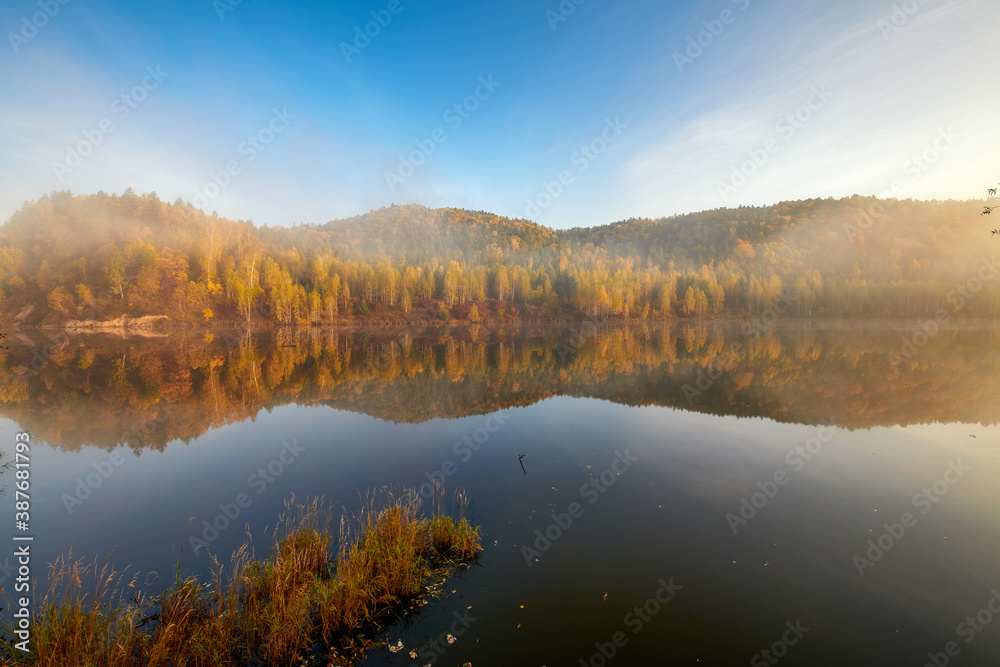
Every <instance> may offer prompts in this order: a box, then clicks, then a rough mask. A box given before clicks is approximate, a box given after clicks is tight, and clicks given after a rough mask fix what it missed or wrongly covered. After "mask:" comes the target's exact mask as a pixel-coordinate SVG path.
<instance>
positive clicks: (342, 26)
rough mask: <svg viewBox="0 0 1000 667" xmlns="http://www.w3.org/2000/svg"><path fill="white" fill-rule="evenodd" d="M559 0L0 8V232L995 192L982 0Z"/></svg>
mask: <svg viewBox="0 0 1000 667" xmlns="http://www.w3.org/2000/svg"><path fill="white" fill-rule="evenodd" d="M576 1H577V2H579V3H580V4H576V2H574V0H563V2H561V3H560V2H559V0H549V1H543V0H538V1H535V0H532V1H526V2H502V3H501V2H490V3H482V2H430V1H429V0H371V1H369V2H363V3H362V2H350V1H348V2H338V3H330V4H326V3H304V2H283V3H264V2H260V1H259V0H258V1H253V0H216V1H215V2H213V0H195V1H191V0H175V1H171V2H165V1H161V2H141V3H135V2H110V1H106V0H68V1H66V0H34V1H27V0H7V2H5V3H4V4H3V7H2V8H0V26H2V28H3V32H4V34H5V39H4V44H3V45H2V46H0V53H2V55H0V80H2V82H3V86H2V88H0V180H2V183H3V186H2V189H0V220H6V219H7V218H8V217H9V216H10V214H11V213H13V212H14V211H15V210H16V209H17V208H18V207H20V206H21V204H23V203H24V202H25V201H26V200H33V199H37V198H38V197H39V196H41V195H42V194H44V193H47V192H50V191H52V190H62V189H68V190H71V191H73V192H74V193H91V192H97V191H99V190H104V191H106V192H121V191H122V190H124V189H125V188H126V187H129V186H131V187H133V188H134V189H135V190H136V191H151V190H155V191H156V192H157V193H158V194H159V195H160V197H161V199H164V200H168V201H173V200H174V199H176V198H177V197H180V198H182V199H184V200H186V201H191V202H193V203H195V204H196V205H198V206H199V207H201V208H204V209H205V210H207V211H211V210H217V211H218V212H219V213H220V214H221V215H225V216H228V217H232V218H251V219H253V220H254V222H256V223H258V224H291V223H295V222H325V221H327V220H330V219H332V218H337V217H346V216H350V215H355V214H358V213H363V212H365V211H367V210H369V209H372V208H378V207H380V206H384V205H388V204H390V203H397V204H398V203H408V202H416V203H420V204H425V205H427V206H432V207H438V206H457V207H463V208H470V209H476V210H479V209H484V210H488V211H492V212H496V213H500V214H502V215H507V216H511V217H527V218H530V219H533V220H536V221H539V222H542V223H544V224H547V225H551V226H555V227H571V226H577V225H580V226H588V225H595V224H604V223H607V222H612V221H615V220H620V219H624V218H628V217H632V216H648V217H659V216H664V215H671V214H675V213H683V212H688V211H694V210H701V209H711V208H717V207H721V206H738V205H740V204H767V203H774V202H777V201H781V200H787V199H801V198H808V197H828V196H833V197H839V196H845V195H851V194H854V193H859V194H880V193H885V192H887V191H889V190H890V188H891V187H893V185H894V184H895V186H896V190H897V194H898V195H900V196H902V197H913V198H921V199H930V198H938V199H944V198H961V199H966V198H980V197H982V196H983V195H984V194H985V189H986V187H988V186H990V185H995V183H996V180H997V179H998V178H1000V123H998V118H1000V113H998V112H1000V86H998V85H997V80H998V73H1000V37H998V35H997V27H998V26H1000V2H997V1H996V0H906V1H905V2H898V1H897V2H896V4H895V5H893V4H891V3H881V2H860V1H841V2H837V1H830V0H824V1H819V0H772V1H770V2H765V1H763V0H718V1H714V2H669V1H668V2H665V1H663V0H657V1H636V2H608V1H606V0H576ZM213 174H214V180H213Z"/></svg>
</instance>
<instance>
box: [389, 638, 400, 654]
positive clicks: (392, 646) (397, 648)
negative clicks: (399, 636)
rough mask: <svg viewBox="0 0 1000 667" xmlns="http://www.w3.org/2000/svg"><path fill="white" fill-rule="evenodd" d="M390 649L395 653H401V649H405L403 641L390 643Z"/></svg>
mask: <svg viewBox="0 0 1000 667" xmlns="http://www.w3.org/2000/svg"><path fill="white" fill-rule="evenodd" d="M389 650H390V651H392V652H393V653H399V652H400V651H402V650H403V642H402V641H397V642H396V643H395V644H390V645H389Z"/></svg>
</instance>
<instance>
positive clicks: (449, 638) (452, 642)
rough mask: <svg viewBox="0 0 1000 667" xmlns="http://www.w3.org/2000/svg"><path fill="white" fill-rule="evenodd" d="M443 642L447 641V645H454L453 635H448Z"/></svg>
mask: <svg viewBox="0 0 1000 667" xmlns="http://www.w3.org/2000/svg"><path fill="white" fill-rule="evenodd" d="M445 641H447V642H448V643H449V644H454V643H455V635H453V634H449V635H448V636H447V637H445Z"/></svg>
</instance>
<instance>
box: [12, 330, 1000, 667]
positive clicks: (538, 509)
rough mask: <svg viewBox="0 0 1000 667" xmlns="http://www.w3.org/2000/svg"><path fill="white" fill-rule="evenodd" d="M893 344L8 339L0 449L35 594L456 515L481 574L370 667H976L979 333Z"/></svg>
mask: <svg viewBox="0 0 1000 667" xmlns="http://www.w3.org/2000/svg"><path fill="white" fill-rule="evenodd" d="M914 331H915V329H912V328H877V327H862V328H858V327H854V326H851V325H844V326H834V325H827V326H819V325H795V326H788V327H784V328H779V329H778V330H777V331H771V332H766V333H765V335H762V336H759V337H757V336H756V335H754V336H747V335H746V334H745V333H744V332H742V331H741V330H740V329H739V328H735V329H725V328H721V327H712V326H707V327H700V328H698V327H688V328H665V327H659V328H658V327H636V328H627V329H615V328H609V327H601V328H600V330H598V331H589V330H588V331H585V332H583V333H584V335H574V333H573V332H572V331H569V330H566V329H559V330H542V331H527V330H508V331H486V330H482V331H480V330H472V331H469V330H464V329H457V330H451V331H444V332H411V333H409V334H405V335H396V334H386V333H384V332H383V333H367V334H362V333H352V334H345V333H333V332H323V333H319V332H311V333H302V332H299V333H287V332H285V333H282V332H276V333H269V334H266V335H259V336H254V337H245V338H239V339H228V338H227V337H226V336H218V337H217V338H216V339H215V340H204V339H202V338H200V337H184V336H172V337H170V338H168V339H165V340H156V339H154V340H145V339H125V340H123V339H120V338H115V337H112V336H92V337H73V338H71V339H66V338H64V337H60V338H58V339H57V340H56V341H55V343H53V342H52V341H51V340H50V339H49V338H45V337H39V336H37V335H36V334H34V333H30V334H22V336H21V337H20V339H15V340H14V341H13V345H12V350H11V353H10V355H9V356H8V357H7V358H6V359H5V360H3V361H2V362H0V372H2V374H3V382H4V386H5V387H6V389H5V393H4V394H3V395H2V396H0V414H2V415H3V418H0V442H3V443H5V444H8V443H12V442H13V440H14V435H15V433H17V432H19V431H20V430H21V429H24V430H27V431H28V432H29V433H31V434H32V436H33V438H34V439H35V440H36V445H35V448H34V450H33V459H32V475H33V486H32V491H33V509H32V512H33V514H32V519H33V524H34V525H33V532H34V534H35V536H36V542H35V547H34V548H35V550H36V552H35V561H34V574H35V575H36V576H37V577H39V579H40V583H41V581H44V576H45V572H44V568H43V564H44V563H47V562H50V561H52V560H54V559H55V558H56V557H57V556H58V555H60V554H65V553H66V552H68V551H70V550H72V553H73V555H74V556H87V557H93V556H98V555H104V554H106V553H107V552H108V551H109V550H111V549H112V548H113V549H114V550H113V552H112V555H111V560H112V561H113V562H114V563H116V564H118V565H119V566H124V565H129V564H131V565H133V566H134V567H137V568H139V569H140V570H142V571H144V572H148V571H155V572H159V573H164V577H163V578H164V579H166V580H168V581H169V580H172V577H173V573H174V572H175V570H176V567H177V562H178V558H180V559H181V569H182V570H183V571H185V572H192V573H205V572H207V571H208V569H209V566H210V557H209V556H208V555H207V552H208V551H209V550H211V551H212V552H213V553H217V554H219V555H220V559H221V560H224V559H225V558H226V557H228V554H230V553H231V552H232V551H233V550H234V549H235V548H237V547H238V546H239V545H240V544H241V543H242V542H243V540H244V539H245V530H246V526H249V529H250V531H251V533H252V534H253V535H255V536H260V535H261V534H263V532H264V529H265V527H266V526H269V525H273V524H274V521H275V519H276V517H277V516H278V514H279V513H280V512H281V510H282V507H283V503H284V501H285V500H286V499H287V498H288V497H289V496H290V495H291V494H293V493H294V494H295V495H296V497H298V498H300V499H302V498H306V497H310V496H314V495H322V496H324V497H326V498H327V499H329V500H332V501H335V502H337V503H338V504H340V505H342V506H343V507H344V508H345V509H347V510H348V511H350V510H353V509H355V508H357V507H358V506H359V503H360V498H361V497H362V496H363V495H364V494H365V493H367V492H369V491H370V490H372V489H376V488H380V487H383V486H385V485H391V486H394V487H397V488H400V487H410V488H417V487H420V485H421V484H422V483H424V482H426V481H428V479H431V478H439V479H440V478H444V479H445V486H446V488H447V489H448V491H449V492H450V493H451V492H453V491H454V490H457V489H464V490H465V491H466V492H467V493H468V495H469V496H470V497H471V498H472V501H473V504H472V507H471V513H472V518H473V520H474V522H475V523H476V524H477V525H479V526H481V529H482V535H483V538H484V546H485V547H486V549H485V551H484V553H483V554H482V557H481V558H480V561H479V563H478V565H477V566H475V567H473V568H472V569H470V570H468V571H467V572H465V573H464V574H462V575H461V576H457V577H454V578H452V579H450V580H449V582H448V584H447V586H446V589H447V591H448V595H447V596H446V597H445V598H444V599H442V600H440V601H436V602H434V603H432V604H430V605H428V606H426V607H424V609H423V611H422V613H421V615H420V616H417V617H414V618H412V619H410V620H409V622H407V623H405V624H402V625H400V626H398V627H394V628H391V629H390V630H389V631H388V633H387V636H388V637H389V638H390V639H391V640H392V641H395V640H396V639H401V640H402V641H403V643H404V645H405V646H406V648H407V651H409V650H410V649H416V650H417V651H418V652H419V653H420V656H421V657H420V658H418V659H417V660H416V661H414V660H411V659H410V658H409V656H408V655H407V654H406V653H405V652H403V653H399V654H396V655H392V654H390V653H388V652H387V651H382V652H378V651H377V652H373V653H372V654H371V655H370V656H369V658H368V660H367V662H366V663H365V664H370V665H383V664H385V665H409V664H414V663H419V664H427V663H430V662H433V663H434V664H440V665H461V664H463V663H464V662H467V661H468V662H471V663H472V664H473V665H476V666H482V665H515V664H517V665H521V664H525V665H550V666H551V665H579V664H581V660H582V664H585V665H586V664H591V665H602V664H605V662H607V664H622V665H646V664H678V665H687V664H691V665H694V664H698V665H737V664H751V665H764V664H774V663H775V661H778V660H779V659H780V663H781V664H787V665H846V664H860V665H905V664H911V665H923V664H925V663H930V660H931V658H930V657H929V656H928V654H929V653H930V654H935V653H941V652H943V651H945V650H946V646H947V645H948V643H949V642H954V645H953V646H951V647H950V648H951V649H952V652H953V653H954V652H955V651H956V650H957V651H958V655H957V656H954V657H951V658H949V661H950V662H949V664H954V665H992V664H997V663H998V661H1000V617H998V618H996V622H995V623H994V622H992V621H994V616H996V614H994V612H993V611H990V605H992V607H993V609H995V610H997V611H998V612H1000V593H998V592H997V591H1000V557H998V556H1000V550H998V549H1000V530H998V529H1000V485H998V484H997V480H998V479H1000V475H998V473H1000V467H998V466H1000V463H998V457H1000V454H998V450H1000V432H998V429H997V426H996V423H997V421H998V420H997V418H998V416H1000V409H998V406H1000V402H998V401H1000V348H998V341H1000V336H998V335H997V330H996V329H992V328H968V329H961V330H956V331H948V332H942V333H941V334H939V335H938V336H937V337H936V338H934V339H932V340H930V341H929V342H928V343H927V344H926V345H924V346H922V347H921V348H920V349H919V350H918V352H917V354H915V355H912V356H911V358H909V359H903V360H901V361H900V360H898V359H897V357H896V356H895V355H896V354H898V352H899V351H900V349H901V346H902V343H903V341H904V340H908V339H910V338H911V337H912V336H913V334H914ZM32 350H35V352H38V353H39V356H38V357H35V356H34V354H33V352H32ZM39 359H41V360H40V361H39ZM893 362H898V363H893ZM32 365H34V371H33V372H28V373H24V370H25V368H26V367H27V368H31V367H32ZM521 454H524V455H525V456H524V458H523V459H522V461H521V463H523V467H524V468H523V470H522V466H521V464H520V463H519V462H518V456H519V455H521ZM100 470H103V471H105V473H108V471H109V470H110V471H111V472H110V474H108V476H107V478H106V479H105V478H104V477H100V479H99V480H98V477H99V476H100V474H99V472H98V471H100ZM88 475H89V476H90V478H89V481H90V482H91V484H90V485H88V484H87V481H88ZM7 484H8V486H9V485H10V481H8V483H7ZM88 492H89V494H88ZM450 493H449V497H450ZM240 494H246V497H248V498H249V499H250V503H249V506H248V507H245V508H241V509H240V513H239V516H238V518H237V519H236V520H234V521H232V522H230V523H231V524H232V525H230V526H229V527H228V528H225V529H224V530H221V531H218V534H216V533H214V532H212V531H206V529H205V522H206V521H209V522H211V521H213V520H214V521H217V523H219V524H220V525H224V524H225V523H226V522H227V521H228V520H226V521H223V520H221V519H219V516H220V515H221V514H222V512H223V511H224V509H225V508H226V507H227V506H230V505H231V504H232V503H234V502H235V500H236V499H237V497H239V495H240ZM7 495H8V497H7V498H5V500H4V508H5V512H4V514H5V521H6V522H7V524H8V525H12V524H13V500H12V499H11V498H10V497H9V495H10V491H9V490H8V494H7ZM220 505H221V506H222V507H221V508H220ZM230 511H232V508H231V507H230ZM195 539H201V540H203V541H205V543H207V544H208V545H209V546H208V547H207V548H200V549H199V550H198V553H195V550H194V549H193V546H194V545H196V544H197V542H196V541H194V540H195ZM258 548H259V549H261V550H263V549H265V548H266V544H265V543H264V541H263V540H260V541H259V543H258ZM182 550H183V553H182ZM11 551H12V549H11ZM2 563H3V560H2V557H0V564H2ZM0 570H2V568H0ZM3 576H4V574H3V572H2V571H0V577H3ZM154 585H155V584H154ZM459 617H460V618H462V619H463V620H462V621H457V620H456V619H457V618H459ZM969 617H971V618H969ZM449 632H451V633H453V634H455V635H456V637H457V641H456V642H455V643H454V644H450V645H449V644H447V643H446V642H445V643H443V644H442V643H441V641H440V639H441V636H442V635H443V634H447V633H449ZM438 647H441V648H440V650H439V649H438ZM602 651H603V652H604V653H605V654H607V655H609V656H611V655H612V653H613V657H611V658H610V659H608V660H605V657H604V656H603V655H602ZM763 651H767V652H768V653H767V655H765V654H764V653H762V652H763ZM768 658H770V660H769V659H768ZM938 658H939V659H941V660H943V655H942V656H938ZM941 664H943V663H941Z"/></svg>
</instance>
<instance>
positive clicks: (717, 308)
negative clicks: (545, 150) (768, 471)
mask: <svg viewBox="0 0 1000 667" xmlns="http://www.w3.org/2000/svg"><path fill="white" fill-rule="evenodd" d="M981 207H982V202H974V201H969V202H956V201H930V202H919V201H911V200H901V201H898V200H879V199H875V198H871V197H860V196H854V197H850V198H845V199H839V200H834V199H823V200H820V199H812V200H805V201H793V202H782V203H779V204H775V205H773V206H766V207H740V208H735V209H715V210H712V211H704V212H701V213H694V214H687V215H679V216H673V217H669V218H660V219H636V218H633V219H629V220H625V221H622V222H617V223H613V224H609V225H604V226H600V227H591V228H574V229H568V230H553V229H550V228H547V227H544V226H542V225H539V224H536V223H533V222H530V221H527V220H514V219H509V218H504V217H501V216H497V215H494V214H491V213H487V212H484V211H467V210H460V209H451V208H444V209H428V208H425V207H422V206H417V205H406V206H390V207H385V208H382V209H379V210H375V211H372V212H370V213H367V214H365V215H362V216H357V217H354V218H349V219H345V220H337V221H332V222H329V223H326V224H310V225H301V226H297V227H292V228H283V227H255V226H254V225H253V224H252V223H251V222H249V221H236V220H229V219H226V218H222V217H219V216H217V215H208V214H205V213H203V212H202V211H200V210H198V209H195V208H194V207H192V206H191V205H190V204H187V203H184V202H182V201H180V200H178V201H175V202H174V203H172V204H171V203H166V202H163V201H161V200H160V199H159V198H158V197H157V195H156V194H155V193H148V194H142V195H140V194H136V193H135V192H133V191H132V190H131V189H129V190H127V191H125V192H124V193H123V194H121V195H109V194H105V193H103V192H102V193H98V194H95V195H81V196H74V195H72V194H71V193H69V192H53V193H52V194H50V195H46V196H44V197H42V198H41V199H39V200H38V201H36V202H29V203H27V204H25V205H24V206H23V207H22V208H21V209H20V210H19V211H17V212H16V213H15V214H14V215H13V216H12V217H11V219H10V220H9V221H8V223H7V224H6V225H4V226H2V227H0V317H2V318H3V320H2V321H3V322H4V323H10V322H18V323H21V324H29V325H30V324H61V323H65V322H67V321H73V320H98V321H103V320H111V319H114V318H116V317H120V316H123V315H126V316H130V317H140V316H145V315H167V316H169V317H170V319H171V320H173V321H174V322H183V323H189V324H192V323H200V324H207V325H211V324H213V323H219V322H226V323H234V322H241V323H251V322H252V323H257V324H267V323H273V324H281V325H304V326H308V325H328V324H334V323H337V322H345V321H351V322H365V321H372V322H397V323H405V322H408V321H423V320H427V319H443V320H447V319H458V320H466V321H468V320H474V319H480V320H482V321H492V320H511V319H554V318H560V319H561V318H582V317H600V318H619V319H640V318H647V319H648V318H660V319H673V318H685V319H701V318H711V317H748V316H754V315H760V314H762V313H765V312H766V311H768V310H769V309H772V308H776V304H783V306H782V309H783V310H785V309H787V310H788V311H789V312H790V314H792V315H797V316H804V317H889V316H919V315H931V314H934V313H937V312H939V310H942V309H943V311H944V312H946V313H948V314H960V316H962V317H977V316H978V317H995V316H996V315H997V309H998V305H1000V299H998V297H1000V284H998V283H1000V281H996V280H988V279H985V278H983V275H984V274H983V273H982V271H984V270H985V269H989V267H991V266H994V265H995V262H994V263H993V264H991V261H993V260H992V257H993V255H992V254H990V253H989V252H988V250H989V248H984V246H983V243H982V241H983V238H984V231H983V230H982V228H981V227H978V226H977V225H976V224H975V220H977V219H978V218H977V216H975V215H973V213H974V212H975V211H976V210H977V209H980V208H981ZM984 267H985V269H984ZM992 271H993V275H995V273H996V269H995V268H994V269H992ZM977 274H978V275H979V277H980V278H982V281H981V282H980V283H979V285H978V288H977V289H976V290H975V292H974V293H969V292H968V288H967V285H968V284H969V281H970V280H971V279H973V278H975V277H976V276H977ZM963 288H965V289H966V293H965V294H964V296H960V295H961V294H962V292H961V290H962V289H963Z"/></svg>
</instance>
